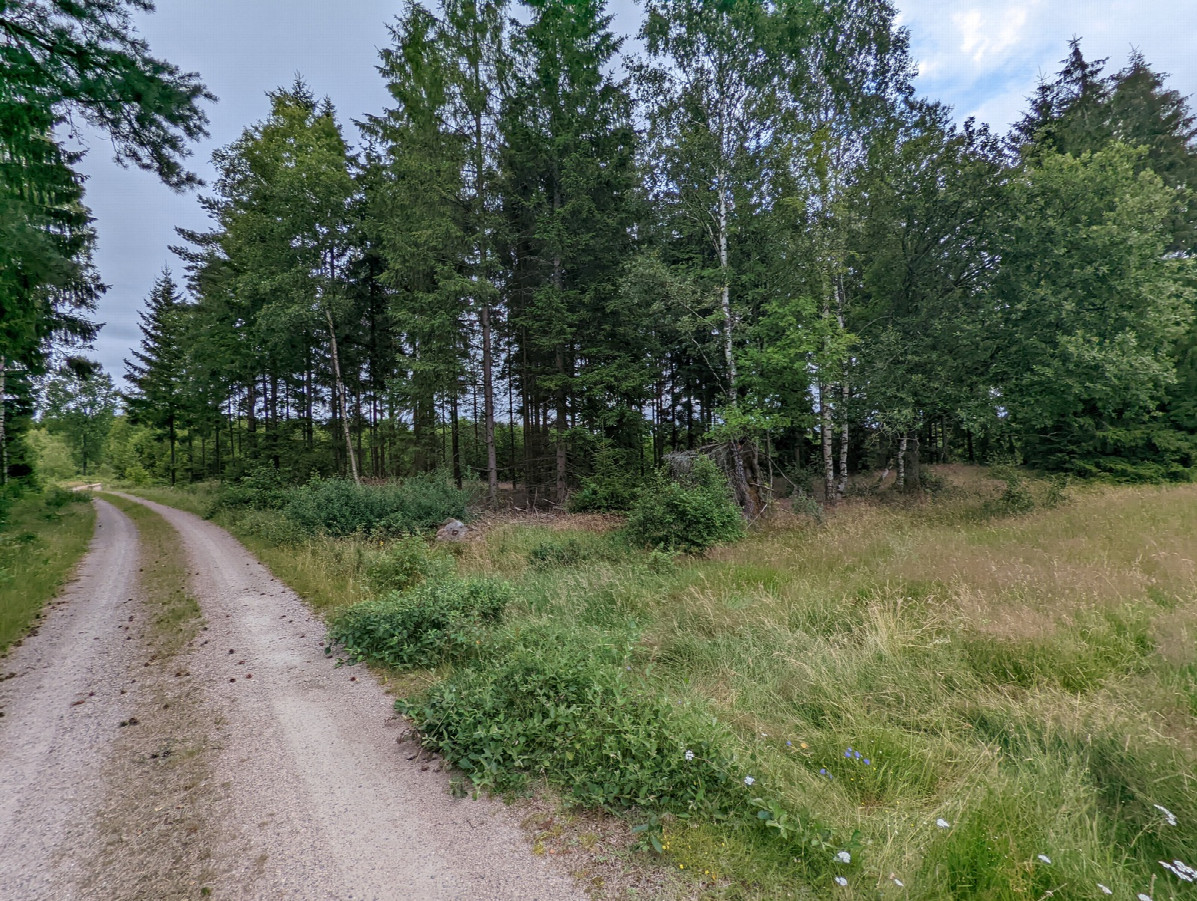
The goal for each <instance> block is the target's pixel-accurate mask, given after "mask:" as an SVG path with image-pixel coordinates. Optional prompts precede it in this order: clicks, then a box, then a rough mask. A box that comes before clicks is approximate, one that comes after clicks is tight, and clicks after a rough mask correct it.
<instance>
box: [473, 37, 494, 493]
mask: <svg viewBox="0 0 1197 901" xmlns="http://www.w3.org/2000/svg"><path fill="white" fill-rule="evenodd" d="M475 49H476V50H478V49H480V48H475ZM481 58H482V54H481V53H480V52H476V53H474V54H473V78H474V85H473V87H474V90H475V92H476V95H477V96H485V91H486V87H485V86H484V85H483V83H482V72H481V69H480V60H481ZM482 115H483V113H482V109H481V108H478V109H476V110H475V111H474V202H475V204H476V210H475V212H476V215H477V220H476V221H475V223H474V225H475V227H476V228H477V230H478V235H479V238H478V261H479V273H478V280H479V282H480V283H485V282H486V281H487V279H488V278H489V277H490V274H489V272H488V271H487V270H488V259H489V254H488V253H487V247H486V242H487V241H488V240H489V238H488V233H487V230H486V228H485V223H484V218H485V216H486V196H485V195H486V186H485V183H484V180H483V175H482V173H483V169H484V165H485V162H486V159H485V155H486V138H485V134H484V132H483V127H482ZM489 288H490V285H489V284H487V285H486V289H489ZM484 290H485V289H484ZM490 313H491V309H490V297H489V294H488V295H487V296H486V297H485V298H484V299H483V302H482V310H481V315H480V316H479V319H480V324H481V326H482V415H483V417H484V418H485V420H486V422H485V425H484V427H483V433H484V435H485V437H486V501H487V503H488V504H489V505H490V506H491V507H493V506H495V504H496V503H497V501H498V496H499V461H498V454H497V453H496V451H495V384H494V360H493V336H492V334H491V322H490Z"/></svg>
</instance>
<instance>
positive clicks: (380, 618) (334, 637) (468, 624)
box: [329, 577, 512, 669]
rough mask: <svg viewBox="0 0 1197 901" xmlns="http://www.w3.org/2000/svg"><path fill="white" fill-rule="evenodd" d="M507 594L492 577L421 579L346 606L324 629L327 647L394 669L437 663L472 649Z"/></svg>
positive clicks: (500, 612) (508, 589)
mask: <svg viewBox="0 0 1197 901" xmlns="http://www.w3.org/2000/svg"><path fill="white" fill-rule="evenodd" d="M511 597H512V589H511V586H510V585H509V584H508V583H507V582H503V581H500V580H497V579H459V578H455V577H454V578H447V579H439V580H436V581H429V582H422V583H420V584H419V585H417V586H416V587H415V588H413V589H411V590H410V591H405V592H394V593H391V594H389V595H386V596H385V597H382V598H378V599H376V600H372V601H364V602H362V603H360V604H354V605H353V606H352V607H348V608H346V609H345V610H344V611H342V612H341V613H340V614H339V615H337V616H336V617H335V618H334V619H333V621H332V624H331V626H330V627H329V640H330V648H329V650H330V651H331V644H340V645H343V646H344V647H345V651H346V653H347V654H348V656H349V658H350V659H351V660H355V661H362V660H369V661H372V662H375V663H382V664H385V665H387V666H393V667H395V668H396V669H412V668H414V667H419V666H436V665H437V664H439V663H442V662H444V661H445V660H449V659H452V658H456V657H460V656H462V655H463V654H464V653H466V652H469V651H472V650H474V649H476V648H477V647H478V646H479V644H480V643H481V641H482V637H483V635H484V634H485V632H486V629H487V628H488V627H489V626H491V625H493V624H494V623H496V622H498V620H499V618H500V617H501V616H502V615H503V610H504V608H506V606H507V604H508V603H509V602H510V600H511Z"/></svg>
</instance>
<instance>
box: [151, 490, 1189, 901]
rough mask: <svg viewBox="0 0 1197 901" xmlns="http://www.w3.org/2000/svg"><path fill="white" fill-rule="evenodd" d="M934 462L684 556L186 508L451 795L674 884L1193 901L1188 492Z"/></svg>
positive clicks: (524, 525) (591, 536)
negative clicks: (472, 798)
mask: <svg viewBox="0 0 1197 901" xmlns="http://www.w3.org/2000/svg"><path fill="white" fill-rule="evenodd" d="M937 475H938V477H939V481H940V482H941V483H942V485H941V490H940V491H939V492H938V493H937V494H936V495H935V496H933V497H930V498H924V499H922V500H917V501H916V500H912V499H909V498H904V497H887V496H885V495H882V496H879V497H873V498H866V499H860V500H854V501H850V502H848V503H845V504H843V505H841V507H840V508H839V509H838V510H836V511H834V512H831V513H829V514H828V515H826V516H825V517H823V518H822V519H819V520H817V519H814V518H811V517H804V516H793V515H790V514H780V515H778V516H776V517H774V518H772V519H770V520H769V521H767V522H766V523H764V524H763V525H761V526H758V527H757V528H755V529H754V530H752V531H751V532H750V534H749V536H748V537H747V538H746V539H744V540H742V541H740V542H737V543H735V544H733V545H729V546H724V547H719V548H716V549H714V550H711V551H709V552H707V553H706V554H705V555H704V556H701V557H695V556H684V555H671V554H667V553H663V552H661V551H650V550H642V549H638V548H634V547H631V546H629V544H628V543H627V541H626V539H625V538H623V537H622V535H621V534H620V532H619V530H618V529H616V528H613V527H612V526H613V524H612V521H611V519H610V518H606V519H603V518H595V517H572V518H571V517H565V516H563V517H559V518H556V519H554V520H552V521H546V522H543V523H535V522H526V521H524V522H521V521H504V520H503V519H502V518H501V517H500V518H492V519H490V520H488V522H487V523H486V524H485V527H484V528H481V529H478V530H476V531H477V532H478V533H479V534H478V535H477V536H476V537H475V538H474V539H473V540H471V541H469V542H466V543H465V544H463V545H458V546H453V547H443V546H440V547H432V548H425V547H424V545H423V544H422V543H417V544H413V543H412V540H411V539H406V540H395V539H390V538H387V539H378V538H371V537H370V536H366V535H357V536H353V537H349V538H330V537H310V538H302V539H301V538H297V537H296V536H295V534H294V533H293V532H290V531H288V530H286V529H281V527H279V525H278V523H277V519H271V516H272V514H269V513H262V512H251V511H240V512H233V511H226V512H224V513H221V514H218V516H217V519H218V521H221V520H223V521H224V523H225V524H226V525H229V526H230V527H232V528H233V530H234V531H235V532H237V533H238V534H239V535H241V536H242V537H243V538H246V539H248V543H249V544H250V546H251V547H252V548H253V549H254V550H256V551H258V552H259V553H264V552H265V553H264V559H265V560H266V562H268V563H269V564H270V565H271V566H272V568H274V570H275V572H276V573H277V574H278V575H279V576H280V577H282V578H284V579H285V580H287V581H289V582H291V583H292V584H293V585H295V586H297V587H298V589H299V590H300V592H301V593H302V594H305V596H308V597H309V598H310V599H311V600H312V601H313V602H314V603H315V605H316V606H317V607H319V608H321V609H323V610H324V611H326V613H327V614H328V616H329V617H330V622H331V624H332V637H333V638H334V639H337V641H335V642H333V643H332V645H331V647H332V652H333V653H334V654H337V655H343V656H344V659H346V661H347V662H348V661H352V660H358V659H364V660H372V661H374V662H375V663H379V664H382V665H384V667H388V668H389V677H391V685H392V687H393V688H394V689H395V691H396V692H397V693H398V694H399V695H400V699H399V706H400V709H401V710H403V711H404V712H405V713H407V714H408V715H409V716H410V717H412V719H413V720H414V721H415V723H416V725H417V726H418V727H419V728H420V730H421V733H422V735H423V739H424V741H425V743H426V744H427V745H429V746H430V747H432V748H435V749H437V750H439V751H440V752H441V753H442V754H444V755H445V756H446V757H447V758H448V759H449V760H450V761H451V762H452V763H454V764H455V765H456V766H457V767H459V768H460V769H461V770H462V772H463V773H464V774H465V775H466V776H468V777H469V779H470V780H471V781H472V783H473V784H474V786H476V787H481V788H486V789H496V790H502V791H513V792H523V791H536V790H537V789H538V788H539V787H548V788H550V789H551V790H552V791H553V792H554V793H555V794H556V795H558V796H560V797H561V798H562V799H563V803H565V804H566V805H567V806H568V805H574V806H576V807H578V808H589V809H594V808H597V809H601V810H604V811H607V812H609V813H611V814H613V815H615V816H617V817H619V818H621V819H622V820H623V821H625V822H626V823H627V825H628V826H629V827H631V828H634V829H635V830H636V834H637V835H638V836H639V837H640V847H641V848H642V849H643V850H644V851H645V852H646V855H647V856H649V857H651V859H653V860H655V861H656V864H655V865H656V866H659V867H661V868H664V869H668V870H670V871H672V872H673V874H674V879H673V882H674V883H675V885H677V886H681V888H680V889H679V891H680V892H681V893H682V894H686V895H689V896H697V897H705V898H726V899H758V898H759V899H765V898H809V897H819V898H823V897H833V896H834V897H843V898H887V897H888V898H917V899H941V898H942V899H947V898H985V899H1007V898H1009V899H1015V898H1019V899H1022V898H1027V899H1038V898H1047V897H1051V898H1057V899H1060V898H1067V899H1072V898H1077V899H1080V898H1102V897H1107V896H1110V895H1112V896H1114V897H1121V898H1143V897H1146V898H1151V899H1169V898H1189V897H1197V891H1195V887H1194V884H1193V883H1192V881H1191V880H1192V879H1193V878H1194V874H1193V872H1192V871H1191V870H1188V869H1187V867H1188V866H1191V865H1194V864H1195V863H1197V826H1195V825H1194V824H1195V823H1197V776H1195V775H1194V773H1195V772H1197V742H1195V741H1194V737H1195V735H1197V657H1195V652H1194V638H1195V637H1197V562H1195V561H1197V486H1192V485H1182V486H1172V487H1112V486H1085V487H1072V488H1070V489H1068V490H1067V491H1066V492H1065V491H1062V490H1061V489H1060V487H1059V486H1058V485H1053V484H1048V483H1041V482H1034V481H1025V480H1023V479H1021V478H1020V477H1017V476H1015V477H1009V478H1007V479H1006V480H1005V481H1004V482H1003V481H1001V480H995V479H993V478H991V477H990V476H989V475H988V474H987V473H985V472H983V471H980V470H972V469H965V468H946V469H940V470H939V471H938V473H937ZM158 495H159V499H169V498H163V493H161V492H159V493H158ZM272 535H273V537H272ZM371 599H373V600H371ZM479 599H481V600H479ZM362 601H365V602H366V603H365V605H364V606H357V607H355V606H353V605H355V604H359V602H362ZM480 611H482V612H480ZM496 611H498V612H497V613H496ZM417 645H418V647H419V649H420V653H419V654H412V653H410V651H411V649H412V648H413V647H416V646H417ZM429 654H431V655H432V656H431V657H430V656H429ZM1164 864H1166V865H1167V866H1164Z"/></svg>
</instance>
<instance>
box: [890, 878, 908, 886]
mask: <svg viewBox="0 0 1197 901" xmlns="http://www.w3.org/2000/svg"><path fill="white" fill-rule="evenodd" d="M890 879H892V880H893V881H894V885H896V886H897V887H898V888H905V887H906V883H904V882H903V881H902V880H901V879H899V878H898V877H897V876H891V877H890Z"/></svg>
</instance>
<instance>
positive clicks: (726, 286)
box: [718, 173, 757, 519]
mask: <svg viewBox="0 0 1197 901" xmlns="http://www.w3.org/2000/svg"><path fill="white" fill-rule="evenodd" d="M725 181H726V176H725V175H724V174H723V173H720V175H719V236H718V238H719V273H720V275H721V276H722V282H723V284H722V285H721V286H720V291H719V302H720V307H721V309H722V312H723V356H724V359H725V361H726V364H727V403H728V406H729V407H731V408H733V409H734V408H735V406H736V404H737V403H738V401H739V393H738V390H739V385H738V380H737V376H736V354H735V335H734V334H733V329H734V328H735V319H734V317H733V316H732V308H731V277H730V272H729V271H728V270H729V264H728V256H727V229H728V214H729V212H730V211H729V209H728V202H727V188H726V185H725ZM731 457H732V470H733V472H734V477H735V480H736V483H735V486H734V487H735V490H736V495H737V497H738V498H739V501H740V506H741V507H742V508H743V510H744V515H745V516H747V517H748V518H749V519H755V518H756V515H757V505H756V500H755V499H754V498H753V496H752V490H751V489H750V488H749V486H748V475H747V473H746V472H745V470H744V448H743V446H742V445H741V444H740V441H739V439H738V438H733V440H732V442H731Z"/></svg>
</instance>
